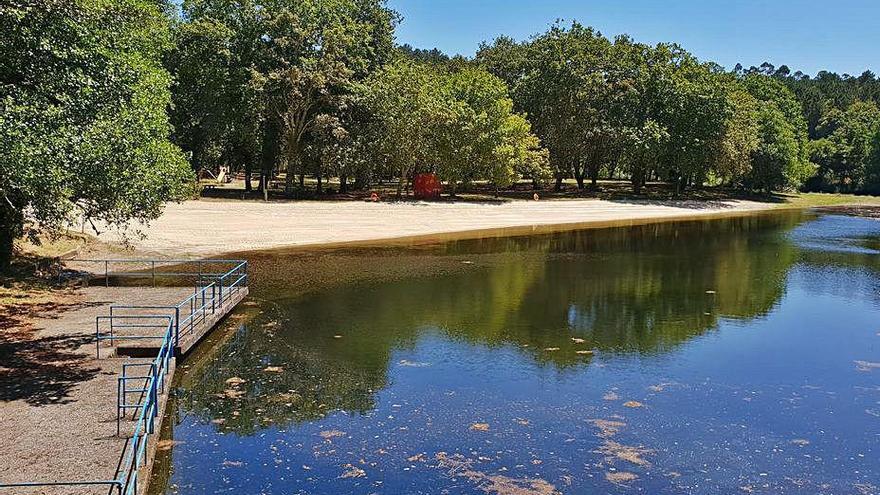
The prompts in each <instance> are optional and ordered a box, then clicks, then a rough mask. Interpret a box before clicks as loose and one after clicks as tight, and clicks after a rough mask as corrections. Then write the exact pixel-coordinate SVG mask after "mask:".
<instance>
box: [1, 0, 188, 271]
mask: <svg viewBox="0 0 880 495" xmlns="http://www.w3.org/2000/svg"><path fill="white" fill-rule="evenodd" d="M0 27H2V30H3V33H4V36H3V37H2V39H0V105H2V111H0V239H2V242H0V269H6V268H8V266H9V263H10V258H11V252H12V248H13V241H14V239H15V238H16V237H18V236H19V235H21V234H22V233H25V230H26V228H25V225H26V224H30V225H33V226H34V227H37V228H45V229H48V230H50V231H51V230H57V229H59V228H61V227H63V226H64V225H65V223H66V222H67V221H69V220H70V219H71V216H72V215H73V214H79V215H81V216H82V217H83V218H84V219H86V220H88V221H95V220H99V221H103V222H106V223H108V224H115V225H124V224H126V223H127V222H129V221H130V220H132V219H134V220H139V221H146V220H149V219H152V218H155V217H157V216H158V215H159V214H160V212H161V209H162V205H163V203H164V202H165V201H168V200H173V199H180V198H182V197H185V195H186V194H187V193H188V191H189V190H190V184H191V173H190V171H189V166H188V164H187V162H186V160H185V159H184V156H183V154H182V153H181V151H180V150H179V149H178V148H177V147H176V146H174V145H172V144H171V143H170V142H169V141H168V135H169V132H170V126H169V124H168V117H167V114H166V108H167V106H168V105H169V103H170V93H169V89H168V88H169V84H170V78H169V75H168V73H167V72H166V71H165V70H164V69H163V68H162V65H161V57H162V54H163V53H164V52H165V51H166V50H168V49H169V48H170V46H171V37H170V31H169V25H168V19H167V18H166V17H165V16H164V14H163V12H162V11H161V10H160V9H159V8H158V6H157V3H156V2H153V1H148V0H112V1H111V0H101V1H98V0H73V1H63V2H62V1H50V2H39V3H31V2H28V1H14V2H11V3H10V2H7V3H5V4H4V5H3V6H0Z"/></svg>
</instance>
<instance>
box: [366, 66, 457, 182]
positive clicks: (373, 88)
mask: <svg viewBox="0 0 880 495" xmlns="http://www.w3.org/2000/svg"><path fill="white" fill-rule="evenodd" d="M439 78H440V75H439V73H437V71H436V70H435V69H433V68H432V67H430V66H427V65H422V64H418V63H415V62H412V61H410V60H406V59H403V58H398V59H396V60H394V61H393V62H392V63H389V64H388V65H387V66H386V67H384V68H383V69H382V70H380V71H377V72H376V73H375V74H374V75H373V76H372V77H371V78H370V79H369V80H368V81H367V82H366V84H364V85H363V86H362V87H361V91H362V94H363V98H364V100H365V102H366V105H367V107H368V108H369V109H370V111H371V112H372V113H373V115H374V116H375V118H376V120H377V122H378V124H379V125H380V126H381V130H380V131H379V136H378V139H377V141H378V143H379V148H378V149H377V151H378V153H377V156H376V158H375V159H376V161H377V162H378V161H384V162H386V163H387V164H388V168H389V169H390V170H391V171H393V172H394V173H396V174H397V177H398V184H397V195H398V196H400V195H401V194H402V193H403V188H404V184H405V182H406V180H407V178H408V177H409V176H410V175H411V174H412V172H413V170H415V168H416V167H417V166H420V165H425V164H426V162H427V161H428V156H429V153H430V150H429V146H430V144H429V136H430V128H431V124H432V121H431V118H432V115H433V113H432V112H433V109H434V108H436V107H437V106H438V105H439V103H437V101H438V99H439V94H438V91H437V89H438V86H439V82H438V81H439Z"/></svg>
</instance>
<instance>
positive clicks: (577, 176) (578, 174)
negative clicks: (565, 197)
mask: <svg viewBox="0 0 880 495" xmlns="http://www.w3.org/2000/svg"><path fill="white" fill-rule="evenodd" d="M572 169H574V180H575V181H576V182H577V185H578V190H579V191H582V190H583V189H584V171H585V170H586V167H585V166H583V165H582V164H580V163H575V165H574V167H572Z"/></svg>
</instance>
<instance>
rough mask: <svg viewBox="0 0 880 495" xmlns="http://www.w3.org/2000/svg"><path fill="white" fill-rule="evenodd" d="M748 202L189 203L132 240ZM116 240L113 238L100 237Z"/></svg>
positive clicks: (666, 212) (384, 235)
mask: <svg viewBox="0 0 880 495" xmlns="http://www.w3.org/2000/svg"><path fill="white" fill-rule="evenodd" d="M773 207H774V204H772V203H758V202H750V201H734V200H731V201H710V202H706V201H662V202H661V201H656V202H647V201H645V202H635V201H628V202H623V201H606V200H599V199H588V200H545V201H511V202H504V203H469V202H449V203H427V202H402V203H384V202H379V203H371V202H363V201H345V202H330V201H300V202H268V203H266V202H258V201H230V200H204V199H203V200H201V201H187V202H184V203H181V204H171V205H168V207H167V209H166V211H165V213H164V214H163V215H162V217H161V218H159V219H158V220H156V221H154V222H153V223H152V224H151V225H150V226H149V227H147V228H145V229H143V230H142V232H143V234H145V237H143V238H138V237H132V238H131V239H130V241H131V244H132V245H133V246H134V247H135V248H136V249H138V250H141V251H144V250H145V251H155V252H160V253H163V254H164V255H165V256H208V255H216V254H220V253H224V252H233V251H246V250H257V249H270V248H275V247H282V246H299V245H309V244H324V243H334V242H351V241H370V240H379V239H392V238H398V237H408V236H422V235H431V234H449V233H455V232H467V231H475V230H485V229H504V228H513V227H529V226H548V225H559V224H584V226H586V224H589V223H605V222H614V221H637V220H651V219H663V218H679V217H688V216H703V215H712V214H719V213H725V212H726V213H736V212H746V211H757V210H766V209H771V208H773ZM100 238H101V239H102V240H104V241H109V242H115V241H118V240H120V239H121V237H120V235H119V233H117V232H107V233H104V234H102V235H101V236H100Z"/></svg>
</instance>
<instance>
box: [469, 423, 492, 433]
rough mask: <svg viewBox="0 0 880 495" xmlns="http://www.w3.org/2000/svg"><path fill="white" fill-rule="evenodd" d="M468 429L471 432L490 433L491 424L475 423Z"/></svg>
mask: <svg viewBox="0 0 880 495" xmlns="http://www.w3.org/2000/svg"><path fill="white" fill-rule="evenodd" d="M468 429H469V430H471V431H489V423H474V424H472V425H471V426H470V428H468Z"/></svg>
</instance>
